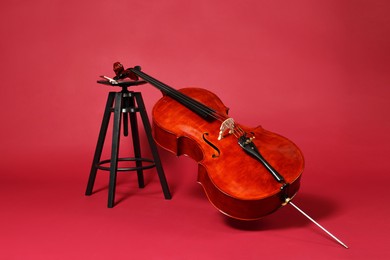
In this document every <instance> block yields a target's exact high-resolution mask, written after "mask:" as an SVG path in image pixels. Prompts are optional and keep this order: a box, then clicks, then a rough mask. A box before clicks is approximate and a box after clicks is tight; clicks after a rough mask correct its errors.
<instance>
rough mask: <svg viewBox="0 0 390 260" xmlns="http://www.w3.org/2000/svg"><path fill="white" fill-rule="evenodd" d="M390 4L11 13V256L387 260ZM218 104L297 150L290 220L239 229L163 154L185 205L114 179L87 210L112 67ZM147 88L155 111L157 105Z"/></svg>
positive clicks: (6, 143)
mask: <svg viewBox="0 0 390 260" xmlns="http://www.w3.org/2000/svg"><path fill="white" fill-rule="evenodd" d="M389 5H390V4H389V2H388V1H368V0H367V1H364V0H362V1H339V0H337V1H308V0H307V1H305V0H300V1H259V0H253V1H226V0H225V1H209V0H207V1H206V0H198V1H181V0H170V1H112V0H110V1H108V0H107V1H105V0H96V1H73V0H71V1H69V0H68V1H60V0H37V1H25V0H20V1H2V2H1V4H0V19H1V23H0V26H1V30H0V34H1V38H2V40H1V43H0V46H1V49H0V51H1V59H0V73H1V84H2V88H1V97H0V98H1V102H0V106H1V107H0V113H1V114H0V115H1V117H0V118H1V130H0V131H1V132H0V143H1V147H0V156H1V164H0V167H1V172H0V202H1V204H0V205H1V215H0V230H1V231H0V240H1V241H0V247H1V250H0V258H2V259H135V258H136V259H261V258H262V259H270V258H272V259H285V258H292V259H367V258H370V259H373V258H374V259H384V258H389V257H390V253H389V252H388V243H389V242H390V241H389V240H390V239H389V231H390V230H389V227H390V225H389V222H388V218H389V217H390V211H389V207H388V198H389V195H388V189H389V188H388V183H389V170H390V167H389V157H388V156H389V134H388V133H389V130H390V121H389V116H388V112H389V108H390V105H389V101H388V100H389V96H390V95H389V90H388V88H389V83H390V80H389V79H390V78H389V71H390V70H389V69H390V67H389V65H390V61H389V46H390V45H389V41H390V34H389V33H390V32H389V26H390V23H389V11H390V10H389ZM115 61H121V62H122V63H123V64H124V65H125V66H127V67H131V66H134V65H141V66H142V67H143V69H144V71H145V72H147V73H149V74H151V75H152V76H155V77H156V78H158V79H160V80H161V81H163V82H165V83H167V84H169V85H171V86H173V87H175V88H181V87H186V86H200V87H203V88H207V89H209V90H211V91H213V92H214V93H216V94H217V95H218V96H219V97H220V98H221V99H222V100H223V101H224V103H225V104H226V105H227V106H228V107H230V115H231V116H232V117H233V118H234V119H235V120H236V121H237V122H240V123H241V124H245V125H251V126H257V125H262V126H263V127H264V128H266V129H268V130H271V131H273V132H277V133H280V134H282V135H284V136H286V137H288V138H289V139H291V140H293V141H294V142H295V143H296V144H297V145H298V146H299V147H300V148H301V150H302V151H303V153H304V155H305V159H306V168H305V172H304V175H303V177H302V187H301V190H300V192H299V193H298V195H297V197H296V199H295V202H296V204H297V205H298V206H300V207H301V208H302V209H303V210H305V211H306V212H307V213H308V214H309V215H311V216H312V217H313V218H314V219H316V220H317V221H318V222H320V223H321V224H322V225H323V226H324V227H326V228H327V229H329V231H331V232H332V233H334V234H335V235H336V236H338V237H339V238H340V239H341V240H343V241H344V242H345V243H346V244H348V245H349V246H350V249H348V250H347V249H344V248H342V247H341V246H339V245H338V244H337V243H336V242H334V241H333V240H332V239H330V238H329V237H328V236H327V235H326V234H324V233H323V232H322V231H321V230H319V229H318V228H317V227H316V226H314V225H313V224H312V223H311V222H309V221H308V220H306V219H305V218H304V217H303V216H302V215H300V214H299V213H298V212H296V211H295V210H294V209H292V208H291V207H289V206H288V207H285V208H283V209H281V210H279V211H278V212H276V213H275V214H273V215H270V216H268V217H266V218H264V219H262V220H260V221H255V222H249V223H240V222H236V221H231V220H229V219H227V218H226V217H224V216H223V215H222V214H220V213H218V212H217V211H216V210H215V209H214V208H213V207H212V206H211V204H210V203H209V202H208V201H207V199H206V198H205V195H204V194H203V190H202V188H201V187H200V186H199V185H198V184H196V174H197V165H196V163H195V162H193V161H192V160H191V159H189V158H184V157H180V158H176V157H175V156H173V155H171V154H169V153H168V152H166V151H164V150H160V156H161V157H162V159H163V164H164V170H165V172H166V176H167V178H168V182H169V184H170V188H171V191H172V194H173V199H172V200H169V201H167V200H164V198H163V195H162V191H161V187H160V185H159V181H158V178H157V176H156V174H155V171H154V170H150V171H148V172H147V173H145V175H146V181H147V186H146V188H145V189H143V190H140V189H138V188H137V187H136V179H135V175H133V174H123V175H120V176H119V177H118V187H117V205H116V207H114V208H113V209H107V208H106V202H107V184H108V179H107V173H106V172H99V173H98V178H97V182H96V184H95V193H94V194H93V195H92V196H91V197H86V196H84V191H85V187H86V183H87V178H88V175H89V169H90V164H91V162H92V156H93V152H94V149H95V145H96V140H97V135H98V130H99V127H100V123H101V118H102V113H103V108H104V104H105V101H106V97H107V93H108V91H112V90H113V89H111V88H109V87H107V86H102V85H98V84H96V80H97V78H98V76H99V75H101V74H105V75H112V63H113V62H115ZM135 90H137V91H138V90H139V91H142V93H143V96H144V99H145V102H146V104H147V107H148V112H150V110H151V108H152V106H153V104H154V103H155V102H156V101H157V100H158V98H159V97H160V96H161V94H160V92H159V91H158V90H157V89H155V88H153V87H152V86H149V85H144V86H139V87H136V88H135Z"/></svg>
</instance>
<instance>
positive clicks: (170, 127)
mask: <svg viewBox="0 0 390 260" xmlns="http://www.w3.org/2000/svg"><path fill="white" fill-rule="evenodd" d="M179 91H180V92H181V93H183V94H185V95H187V96H188V97H191V98H192V99H195V100H197V101H199V102H201V103H203V104H205V105H206V106H208V107H210V108H212V109H213V110H215V111H216V112H218V113H219V114H222V115H225V116H226V118H228V115H227V113H228V108H227V107H226V106H225V105H224V104H223V103H222V101H221V100H220V99H219V98H218V97H217V96H216V95H215V94H213V93H212V92H210V91H208V90H205V89H200V88H186V89H181V90H179ZM152 118H153V130H154V138H155V140H156V142H157V143H158V144H159V145H160V146H162V147H163V148H165V149H167V150H169V151H170V152H172V153H174V154H176V155H187V156H189V157H191V158H193V159H194V160H195V161H197V162H198V165H199V170H198V182H199V183H200V184H201V185H202V186H203V188H204V191H205V193H206V194H207V197H208V199H209V200H210V202H211V203H212V204H213V205H214V206H215V207H216V208H217V209H218V210H220V211H221V212H222V213H224V214H226V215H228V216H230V217H233V218H237V219H243V220H252V219H258V218H261V217H263V216H265V215H267V214H270V213H272V212H274V211H275V210H277V209H278V208H280V207H281V206H282V205H283V203H284V201H283V199H282V194H281V183H279V182H277V181H276V180H275V178H274V177H273V176H272V175H271V174H270V173H269V172H268V170H267V169H266V168H265V167H264V166H263V165H262V164H261V163H260V162H259V161H257V160H255V159H254V158H252V157H251V156H249V155H248V154H247V153H245V151H244V150H243V149H242V148H241V147H240V146H239V145H238V140H237V138H236V137H235V136H234V135H227V136H225V137H224V138H223V139H222V140H217V138H218V134H219V128H220V125H221V122H220V121H218V120H214V121H207V120H205V119H204V118H202V117H200V116H199V115H197V114H196V113H194V112H192V111H191V110H189V109H188V108H186V107H185V106H183V105H181V104H179V103H178V102H177V101H176V100H174V99H172V98H171V97H169V96H164V97H163V98H161V99H160V100H159V101H158V102H157V103H156V104H155V106H154V108H153V112H152ZM240 127H241V128H242V129H243V130H245V131H246V132H248V133H250V132H252V133H253V134H254V135H255V139H253V142H254V143H255V145H256V146H257V148H258V149H259V151H260V153H261V154H262V155H263V157H264V158H265V159H266V160H267V161H268V162H269V163H270V164H271V165H272V166H273V167H274V168H275V169H276V170H277V171H278V172H279V173H280V174H281V175H282V176H283V177H284V179H285V181H286V183H287V184H289V188H288V190H287V196H288V197H289V198H292V197H293V196H294V195H295V194H296V193H297V191H298V189H299V186H300V179H301V175H302V172H303V168H304V159H303V156H302V153H301V151H300V149H299V148H298V147H297V146H296V145H295V144H294V143H293V142H291V141H290V140H288V139H287V138H285V137H283V136H280V135H278V134H275V133H272V132H270V131H267V130H265V129H263V128H262V127H260V126H259V127H255V128H250V127H246V126H242V125H240ZM204 138H206V139H207V140H208V141H209V142H211V143H212V144H213V145H214V146H215V147H213V146H211V145H210V144H209V143H208V142H206V141H205V140H204ZM216 148H217V149H216Z"/></svg>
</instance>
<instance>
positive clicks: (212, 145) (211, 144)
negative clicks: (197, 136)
mask: <svg viewBox="0 0 390 260" xmlns="http://www.w3.org/2000/svg"><path fill="white" fill-rule="evenodd" d="M208 135H209V133H203V140H204V141H205V142H206V143H207V144H208V145H210V146H211V147H212V148H213V149H214V150H215V151H216V152H217V153H218V155H216V154H213V155H212V156H211V157H212V158H218V157H219V155H220V154H221V152H220V151H219V149H218V147H216V146H215V145H214V144H213V143H212V142H210V141H209V140H207V139H206V137H205V136H208Z"/></svg>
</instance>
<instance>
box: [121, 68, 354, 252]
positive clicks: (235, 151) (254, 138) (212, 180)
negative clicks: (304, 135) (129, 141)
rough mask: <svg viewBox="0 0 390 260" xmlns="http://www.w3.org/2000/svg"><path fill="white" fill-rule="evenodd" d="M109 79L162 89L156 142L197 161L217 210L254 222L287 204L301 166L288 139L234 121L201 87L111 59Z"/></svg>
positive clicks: (297, 184) (201, 181)
mask: <svg viewBox="0 0 390 260" xmlns="http://www.w3.org/2000/svg"><path fill="white" fill-rule="evenodd" d="M114 72H115V74H116V77H114V79H113V80H114V81H115V80H120V79H124V78H130V79H131V80H138V77H139V78H142V79H143V80H145V81H146V82H148V83H150V84H151V85H153V86H154V87H156V88H157V89H159V90H160V91H161V92H162V93H163V97H162V98H161V99H160V100H158V101H157V103H156V104H155V105H154V107H153V110H152V121H153V124H152V125H153V135H154V139H155V141H156V143H157V144H158V145H159V146H161V147H162V148H164V149H166V150H168V151H170V152H172V153H174V154H175V155H177V156H180V155H186V156H189V157H190V158H192V159H194V160H195V161H196V162H197V163H198V179H197V181H198V183H199V184H201V186H202V187H203V189H204V192H205V193H206V195H207V198H208V200H209V201H210V202H211V204H212V205H213V206H214V207H215V208H217V209H218V210H219V211H220V212H221V213H223V214H225V215H227V216H229V217H231V218H235V219H239V220H255V219H260V218H262V217H264V216H266V215H269V214H271V213H273V212H275V211H276V210H278V209H279V208H281V207H283V206H285V205H287V204H291V205H292V206H293V207H295V208H296V209H297V210H298V211H300V212H301V213H302V214H304V215H305V216H306V217H308V218H309V219H310V220H311V221H312V222H314V223H315V224H316V225H317V226H319V227H320V228H321V229H323V230H324V231H325V232H327V233H328V235H330V236H332V237H333V238H334V239H335V240H336V241H337V242H339V243H340V244H341V245H343V246H344V247H346V248H348V247H347V246H346V245H345V244H344V243H342V242H341V241H340V240H338V239H337V238H336V237H334V236H333V235H332V234H331V233H329V232H328V231H327V230H326V229H324V228H323V227H322V226H321V225H319V224H318V223H317V222H315V221H314V220H313V219H311V218H310V217H309V216H308V215H306V213H304V212H303V211H302V210H300V209H299V208H298V207H297V206H295V204H293V203H292V202H291V200H292V199H293V198H294V196H295V195H296V194H297V192H298V190H299V187H300V181H301V176H302V173H303V170H304V158H303V155H302V152H301V150H300V149H299V148H298V146H297V145H296V144H294V143H293V142H292V141H290V140H289V139H287V138H286V137H283V136H281V135H279V134H276V133H273V132H271V131H268V130H266V129H264V128H263V127H261V126H257V127H248V126H244V125H241V124H238V123H236V122H235V121H234V119H233V118H231V117H229V115H228V111H229V109H228V107H226V106H225V105H224V104H223V102H222V101H221V100H220V99H219V98H218V97H217V96H216V95H215V94H214V93H212V92H211V91H208V90H206V89H202V88H184V89H180V90H176V89H174V88H172V87H170V86H168V85H166V84H164V83H162V82H161V81H159V80H157V79H155V78H153V77H152V76H150V75H148V74H146V73H144V72H143V71H142V70H141V68H140V67H139V66H135V67H134V68H129V69H126V70H125V69H124V68H123V65H122V64H120V63H119V62H116V63H114Z"/></svg>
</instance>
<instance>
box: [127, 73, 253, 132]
mask: <svg viewBox="0 0 390 260" xmlns="http://www.w3.org/2000/svg"><path fill="white" fill-rule="evenodd" d="M131 70H132V71H133V72H134V73H135V74H137V75H138V76H140V77H141V78H143V79H144V80H146V81H148V82H149V83H151V84H152V85H154V86H156V87H157V88H159V89H160V90H162V91H164V92H166V93H167V94H170V95H172V96H173V98H177V99H179V100H182V101H183V102H184V103H185V104H186V105H188V106H190V107H193V108H195V109H196V110H198V111H201V112H202V113H203V114H204V115H207V116H210V117H212V118H214V119H216V120H218V121H220V122H223V121H225V120H226V119H227V117H226V115H223V114H221V113H219V112H217V111H215V110H214V109H212V108H210V107H208V106H206V105H204V104H203V103H201V102H199V101H197V100H195V99H193V98H191V97H189V96H187V95H185V94H183V93H181V92H180V91H177V90H176V89H174V88H172V87H170V86H168V85H166V84H164V83H162V82H161V81H159V80H157V79H155V78H153V77H151V76H149V75H148V74H146V73H144V72H143V71H140V70H136V69H131ZM233 133H237V134H238V135H239V136H242V135H245V134H246V133H245V131H244V130H242V128H240V127H239V126H237V127H236V126H235V127H234V129H233ZM234 136H235V137H236V138H238V137H239V136H237V135H236V134H234Z"/></svg>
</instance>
